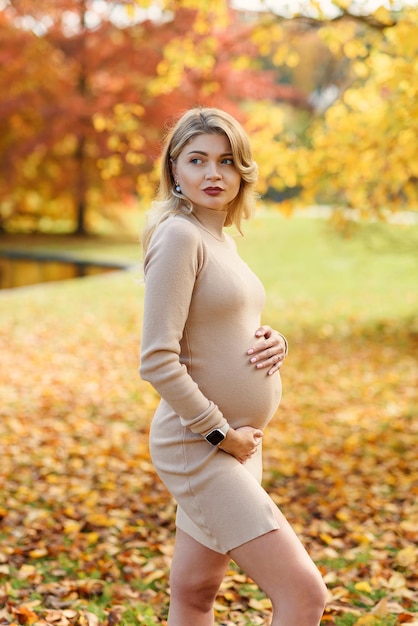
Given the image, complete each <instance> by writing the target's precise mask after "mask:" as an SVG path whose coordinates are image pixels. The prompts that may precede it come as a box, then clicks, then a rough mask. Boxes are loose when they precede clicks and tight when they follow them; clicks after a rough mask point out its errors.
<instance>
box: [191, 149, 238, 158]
mask: <svg viewBox="0 0 418 626" xmlns="http://www.w3.org/2000/svg"><path fill="white" fill-rule="evenodd" d="M187 154H201V155H202V156H209V155H208V153H207V152H204V151H203V150H190V152H188V153H187ZM219 156H220V157H226V156H232V152H224V153H223V154H220V155H219Z"/></svg>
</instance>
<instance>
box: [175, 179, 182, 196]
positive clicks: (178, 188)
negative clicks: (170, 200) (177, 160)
mask: <svg viewBox="0 0 418 626" xmlns="http://www.w3.org/2000/svg"><path fill="white" fill-rule="evenodd" d="M174 189H175V190H176V191H177V193H181V187H180V184H179V181H178V180H176V181H175V183H174Z"/></svg>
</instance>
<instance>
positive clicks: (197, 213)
mask: <svg viewBox="0 0 418 626" xmlns="http://www.w3.org/2000/svg"><path fill="white" fill-rule="evenodd" d="M192 215H193V216H194V217H195V219H196V220H197V221H198V222H199V223H200V225H201V226H202V227H203V228H204V229H205V230H206V231H207V232H208V233H210V234H211V235H213V236H214V237H216V239H221V240H223V239H224V236H223V232H222V229H223V227H224V224H225V220H226V217H227V215H228V213H227V211H216V210H215V209H206V208H204V207H193V211H192Z"/></svg>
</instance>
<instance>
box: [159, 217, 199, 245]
mask: <svg viewBox="0 0 418 626" xmlns="http://www.w3.org/2000/svg"><path fill="white" fill-rule="evenodd" d="M154 235H155V236H156V238H158V239H169V240H170V241H172V240H173V239H175V240H182V241H190V242H192V241H195V242H196V241H200V239H201V237H200V233H199V229H198V227H197V226H196V225H195V224H194V223H193V221H192V220H191V219H190V218H189V217H188V216H187V215H181V214H179V213H173V214H172V215H169V216H168V217H167V218H166V219H165V220H164V221H163V222H161V223H160V224H159V225H158V226H157V228H156V229H155V231H154Z"/></svg>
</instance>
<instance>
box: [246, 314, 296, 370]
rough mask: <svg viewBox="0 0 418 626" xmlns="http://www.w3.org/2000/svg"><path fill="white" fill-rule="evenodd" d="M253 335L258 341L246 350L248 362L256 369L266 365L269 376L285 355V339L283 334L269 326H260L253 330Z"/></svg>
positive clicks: (281, 363)
mask: <svg viewBox="0 0 418 626" xmlns="http://www.w3.org/2000/svg"><path fill="white" fill-rule="evenodd" d="M255 337H257V338H258V341H256V342H255V343H254V344H253V345H252V346H251V347H250V348H249V349H248V350H247V354H248V355H250V363H252V364H253V365H255V367H256V368H257V369H264V368H266V367H268V368H269V369H268V372H267V374H268V375H269V376H271V374H274V372H277V371H278V370H279V369H280V368H281V366H282V365H283V362H284V360H285V358H286V356H287V341H286V339H285V338H284V337H283V335H281V334H280V333H279V332H277V330H273V328H271V327H270V326H260V328H258V329H257V330H256V331H255Z"/></svg>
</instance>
